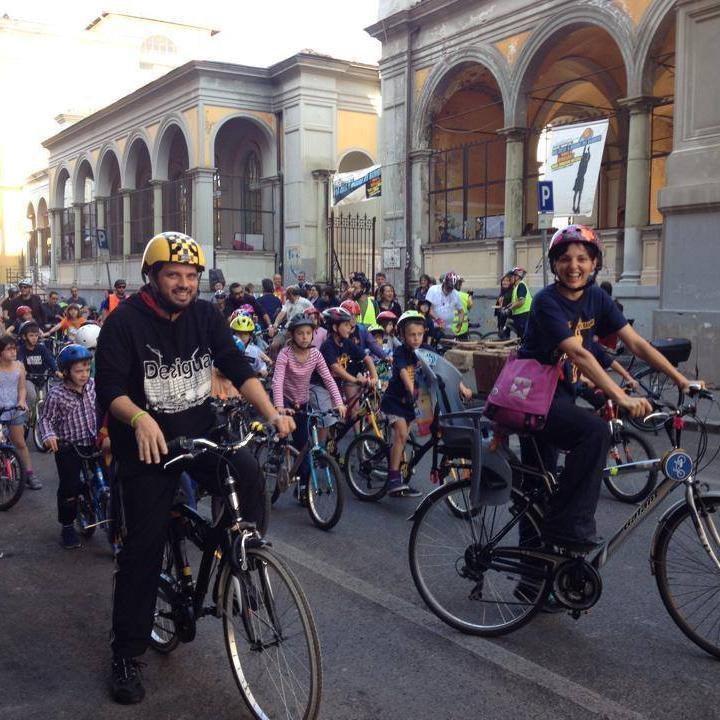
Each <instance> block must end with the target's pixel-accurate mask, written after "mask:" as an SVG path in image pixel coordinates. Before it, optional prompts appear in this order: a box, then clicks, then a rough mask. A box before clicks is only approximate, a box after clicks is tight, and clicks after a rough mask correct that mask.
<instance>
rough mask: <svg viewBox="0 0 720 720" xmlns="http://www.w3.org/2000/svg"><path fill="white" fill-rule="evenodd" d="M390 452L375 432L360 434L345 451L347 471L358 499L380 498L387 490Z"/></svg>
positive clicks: (348, 478) (348, 479) (351, 486)
mask: <svg viewBox="0 0 720 720" xmlns="http://www.w3.org/2000/svg"><path fill="white" fill-rule="evenodd" d="M389 465H390V453H389V448H388V445H387V443H386V442H385V441H384V440H380V438H377V437H376V436H375V435H374V434H364V435H358V436H357V437H356V438H355V439H354V440H353V441H352V442H351V443H350V446H349V447H348V449H347V450H346V452H345V473H346V477H347V481H348V485H349V486H350V490H351V491H352V493H353V495H355V497H356V498H358V500H364V501H369V500H379V499H380V498H381V497H383V495H385V493H386V492H387V485H388V472H389Z"/></svg>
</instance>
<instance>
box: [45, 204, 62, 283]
mask: <svg viewBox="0 0 720 720" xmlns="http://www.w3.org/2000/svg"><path fill="white" fill-rule="evenodd" d="M48 220H49V222H50V279H51V280H52V281H53V282H57V279H58V256H59V253H60V243H61V240H60V237H61V235H62V209H60V208H49V209H48Z"/></svg>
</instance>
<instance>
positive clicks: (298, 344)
mask: <svg viewBox="0 0 720 720" xmlns="http://www.w3.org/2000/svg"><path fill="white" fill-rule="evenodd" d="M313 329H314V322H313V319H312V318H311V317H309V316H307V315H304V314H301V315H296V316H295V317H293V318H292V320H291V321H290V322H289V323H288V336H289V341H288V344H287V345H286V346H285V347H284V348H283V349H282V350H281V351H280V352H279V353H278V356H277V360H276V361H275V373H274V375H273V383H272V389H273V402H274V403H275V407H276V408H277V410H278V412H279V413H282V414H284V415H295V416H296V417H295V424H296V430H295V432H294V433H293V441H294V443H295V447H296V448H298V449H301V448H303V447H305V443H306V442H307V440H308V427H307V418H306V417H305V411H306V410H307V405H308V402H309V399H310V378H311V376H312V374H313V373H314V372H317V373H318V374H319V376H320V377H321V378H322V381H323V384H324V385H325V387H326V388H327V391H328V392H329V393H330V397H331V398H332V403H333V406H334V407H335V408H336V409H337V410H338V413H339V415H340V417H345V405H344V404H343V400H342V397H341V395H340V391H339V390H338V386H337V383H336V382H335V380H333V377H332V375H331V374H330V370H329V369H328V366H327V363H326V362H325V359H324V358H323V356H322V355H321V354H320V351H319V350H318V349H317V348H315V347H312V339H313ZM309 472H310V466H309V463H308V461H307V458H306V459H305V461H304V462H303V465H302V467H301V469H300V493H301V494H302V492H303V489H304V487H305V486H306V485H307V478H308V475H309ZM301 497H302V495H301Z"/></svg>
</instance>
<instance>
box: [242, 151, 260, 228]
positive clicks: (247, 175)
mask: <svg viewBox="0 0 720 720" xmlns="http://www.w3.org/2000/svg"><path fill="white" fill-rule="evenodd" d="M260 209H261V199H260V159H259V158H258V156H257V153H256V152H255V151H254V150H253V151H251V152H250V153H248V156H247V158H246V159H245V167H244V169H243V211H244V213H243V214H244V218H243V226H244V232H245V233H251V234H255V233H262V217H261V214H260Z"/></svg>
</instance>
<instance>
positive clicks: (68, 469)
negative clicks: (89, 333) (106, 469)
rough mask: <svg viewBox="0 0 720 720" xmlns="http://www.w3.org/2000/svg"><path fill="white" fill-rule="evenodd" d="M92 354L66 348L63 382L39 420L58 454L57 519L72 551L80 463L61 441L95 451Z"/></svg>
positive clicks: (63, 539)
mask: <svg viewBox="0 0 720 720" xmlns="http://www.w3.org/2000/svg"><path fill="white" fill-rule="evenodd" d="M92 360H93V355H92V353H91V352H90V350H88V349H87V348H86V347H83V346H82V345H76V344H72V345H66V346H65V347H64V348H63V349H62V350H61V351H60V353H59V354H58V357H57V363H58V368H60V371H61V372H62V374H63V382H62V383H59V384H58V385H53V386H52V387H51V388H50V391H49V392H48V396H47V400H46V401H45V405H44V407H43V411H42V417H41V418H40V436H41V437H42V441H43V444H44V445H45V447H46V448H47V449H48V450H50V451H51V452H53V453H54V454H55V464H56V465H57V471H58V478H59V480H60V484H59V485H58V491H57V518H58V522H59V523H60V525H61V526H62V530H61V531H60V542H61V544H62V546H63V547H64V548H65V549H67V550H70V549H72V548H79V547H80V546H81V542H80V538H79V537H78V534H77V532H76V531H75V526H74V522H75V516H76V515H77V496H78V494H79V493H80V490H81V486H82V480H81V471H82V468H81V460H80V456H79V455H78V454H77V453H76V452H75V449H74V448H73V447H72V446H71V445H69V444H67V445H64V446H61V445H59V443H61V442H63V441H64V442H65V443H72V444H74V445H78V446H80V447H82V448H84V449H85V454H88V453H91V452H93V451H94V450H95V438H96V436H97V419H96V414H95V381H94V380H93V379H92V378H91V377H90V366H91V364H92Z"/></svg>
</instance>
